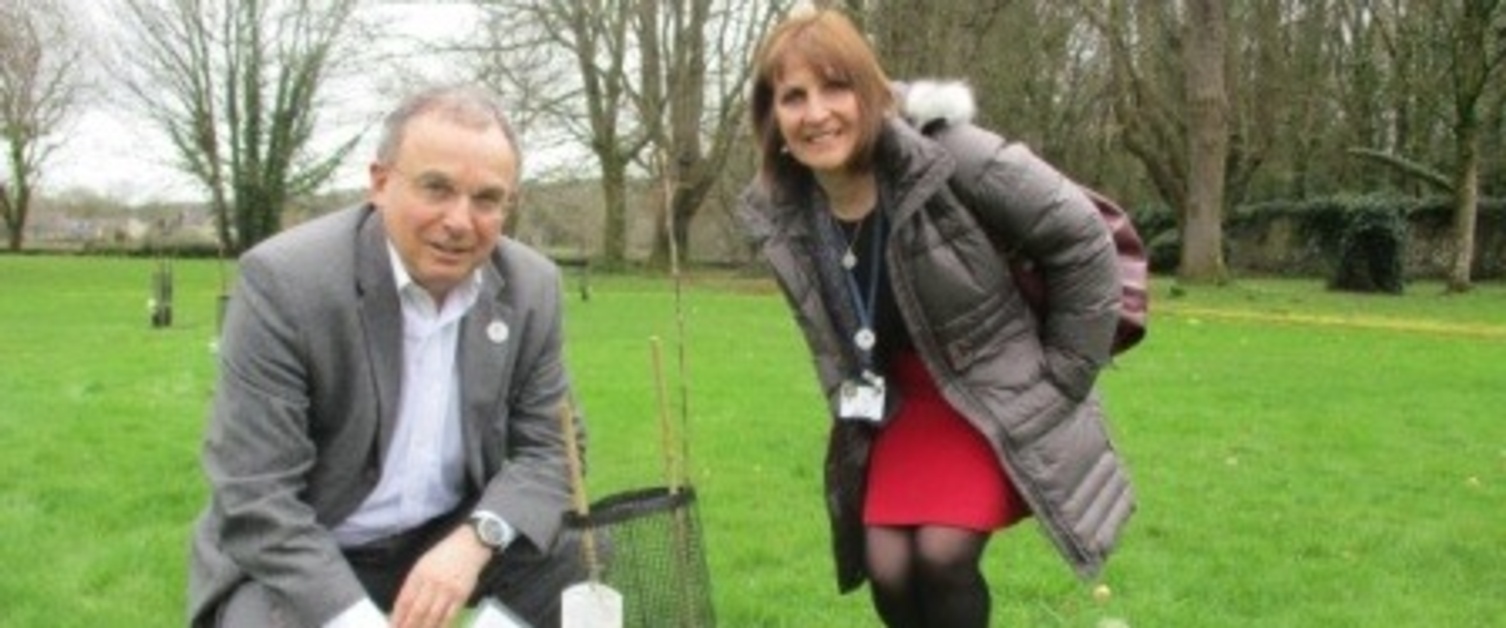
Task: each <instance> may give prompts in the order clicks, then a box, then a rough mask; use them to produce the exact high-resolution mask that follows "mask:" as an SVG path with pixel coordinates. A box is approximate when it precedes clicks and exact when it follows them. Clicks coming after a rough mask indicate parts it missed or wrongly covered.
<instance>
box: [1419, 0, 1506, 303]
mask: <svg viewBox="0 0 1506 628" xmlns="http://www.w3.org/2000/svg"><path fill="white" fill-rule="evenodd" d="M1427 4H1428V5H1429V6H1430V7H1431V8H1432V9H1433V10H1434V11H1440V12H1443V13H1444V15H1443V16H1441V17H1443V19H1442V20H1440V21H1442V22H1443V23H1445V24H1448V25H1450V26H1451V27H1452V28H1453V31H1454V36H1453V37H1452V38H1450V42H1451V45H1450V46H1449V48H1448V50H1449V54H1448V57H1449V60H1450V61H1451V62H1452V63H1450V64H1449V67H1450V72H1449V78H1450V82H1451V83H1452V87H1453V89H1452V90H1451V91H1450V93H1451V94H1452V95H1453V105H1454V123H1453V131H1454V133H1453V135H1454V160H1455V161H1454V252H1453V262H1452V263H1451V264H1450V265H1449V271H1448V290H1449V291H1450V292H1465V291H1468V290H1469V289H1470V284H1471V282H1470V270H1471V268H1472V267H1473V265H1474V252H1475V231H1476V226H1477V224H1478V221H1479V217H1478V213H1479V209H1478V205H1479V198H1480V162H1481V155H1480V142H1481V136H1482V135H1483V133H1484V128H1483V126H1484V125H1483V118H1484V117H1485V116H1486V115H1487V114H1486V113H1485V109H1486V107H1487V106H1489V107H1500V106H1501V103H1502V102H1503V100H1502V99H1506V95H1503V91H1506V90H1502V88H1501V87H1500V86H1499V83H1500V80H1501V79H1502V76H1501V75H1502V69H1501V68H1502V66H1503V64H1506V4H1502V2H1501V0H1463V2H1462V5H1463V6H1462V7H1459V6H1457V5H1456V4H1455V3H1452V2H1443V3H1427ZM1492 89H1494V90H1495V93H1494V94H1492V93H1491V90H1492Z"/></svg>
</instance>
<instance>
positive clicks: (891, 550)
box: [867, 526, 990, 628]
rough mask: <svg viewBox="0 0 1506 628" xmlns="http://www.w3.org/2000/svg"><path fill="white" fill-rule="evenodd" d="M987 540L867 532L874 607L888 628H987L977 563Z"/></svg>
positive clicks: (940, 532) (951, 531) (956, 533)
mask: <svg viewBox="0 0 1506 628" xmlns="http://www.w3.org/2000/svg"><path fill="white" fill-rule="evenodd" d="M988 539H989V535H988V534H987V533H983V532H976V531H973V530H965V529H962V528H951V527H942V526H921V527H906V528H897V527H870V528H867V545H868V577H869V588H870V589H871V591H872V592H873V606H874V608H875V609H877V610H878V614H879V617H880V618H882V619H883V620H884V624H885V625H886V626H889V627H890V628H909V627H916V628H932V627H935V628H941V627H945V628H971V627H977V628H987V626H988V612H989V608H990V600H989V595H988V583H987V582H985V581H984V580H983V572H982V571H980V570H979V568H978V562H979V560H980V559H981V558H982V556H983V548H984V547H985V546H986V545H987V544H988Z"/></svg>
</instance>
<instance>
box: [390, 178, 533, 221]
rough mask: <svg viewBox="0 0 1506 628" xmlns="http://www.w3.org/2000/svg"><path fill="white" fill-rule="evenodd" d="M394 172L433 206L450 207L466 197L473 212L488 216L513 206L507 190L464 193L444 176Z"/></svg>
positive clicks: (485, 189) (503, 211)
mask: <svg viewBox="0 0 1506 628" xmlns="http://www.w3.org/2000/svg"><path fill="white" fill-rule="evenodd" d="M392 172H395V173H397V174H399V175H402V177H403V179H404V180H406V181H407V182H408V185H410V186H412V187H413V189H414V190H417V191H418V195H419V197H420V198H422V199H423V200H424V202H426V203H429V204H431V205H449V204H451V203H454V202H455V201H456V200H458V199H460V198H461V197H465V198H467V199H468V200H470V206H471V211H472V212H475V213H477V214H481V215H486V216H492V215H501V214H504V213H506V212H507V210H508V209H509V208H511V206H512V202H513V195H512V193H511V192H509V191H508V190H507V189H506V188H500V187H494V188H482V189H480V190H476V191H472V192H463V191H461V189H460V186H458V185H456V184H455V182H454V181H451V180H450V178H449V177H446V176H444V175H442V174H438V173H433V172H426V173H423V174H420V175H418V176H412V175H409V174H408V173H406V172H403V171H402V170H399V169H397V168H392Z"/></svg>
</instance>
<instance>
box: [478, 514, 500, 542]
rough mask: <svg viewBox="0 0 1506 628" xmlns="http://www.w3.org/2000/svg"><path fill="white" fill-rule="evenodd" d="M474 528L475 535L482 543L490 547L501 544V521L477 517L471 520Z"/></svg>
mask: <svg viewBox="0 0 1506 628" xmlns="http://www.w3.org/2000/svg"><path fill="white" fill-rule="evenodd" d="M471 524H472V525H473V526H475V528H476V536H477V537H479V538H480V539H481V542H482V543H485V544H487V545H490V546H492V547H500V546H501V545H502V522H501V521H497V520H496V519H486V518H477V519H474V520H472V521H471Z"/></svg>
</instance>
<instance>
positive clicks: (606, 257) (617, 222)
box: [598, 155, 627, 269]
mask: <svg viewBox="0 0 1506 628" xmlns="http://www.w3.org/2000/svg"><path fill="white" fill-rule="evenodd" d="M598 158H599V159H600V160H601V195H602V204H603V205H605V215H604V217H603V220H604V222H603V225H602V241H601V265H602V267H603V268H606V269H618V268H621V267H622V266H623V265H624V264H626V263H627V172H626V166H625V164H623V163H621V162H622V160H620V159H613V158H608V157H607V156H605V155H598Z"/></svg>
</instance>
